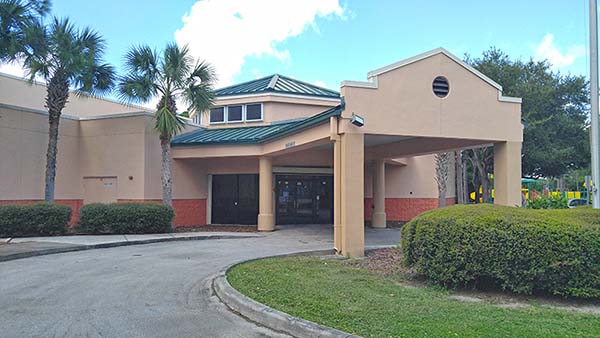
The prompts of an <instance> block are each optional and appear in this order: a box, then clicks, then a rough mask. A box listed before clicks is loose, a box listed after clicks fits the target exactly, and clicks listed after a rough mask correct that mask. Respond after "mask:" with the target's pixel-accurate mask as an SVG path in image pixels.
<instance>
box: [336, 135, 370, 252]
mask: <svg viewBox="0 0 600 338" xmlns="http://www.w3.org/2000/svg"><path fill="white" fill-rule="evenodd" d="M363 140H364V135H363V134H342V135H340V140H339V141H336V146H335V148H334V159H335V163H334V176H335V177H334V181H335V183H336V184H337V187H339V192H338V194H335V193H334V198H335V197H339V198H338V200H339V204H338V202H337V201H336V202H334V207H337V206H338V205H339V216H338V218H337V219H335V220H334V223H335V224H334V239H335V241H336V242H337V243H335V245H336V248H337V249H338V251H339V252H341V254H342V255H344V256H347V257H362V256H364V254H365V228H364V226H365V216H364V141H363ZM337 143H340V144H339V145H337ZM338 147H339V148H338ZM337 190H338V188H335V191H337ZM335 215H337V212H336V213H335V214H334V217H335ZM340 233H341V234H340Z"/></svg>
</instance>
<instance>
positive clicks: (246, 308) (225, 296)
mask: <svg viewBox="0 0 600 338" xmlns="http://www.w3.org/2000/svg"><path fill="white" fill-rule="evenodd" d="M331 253H332V250H317V251H307V252H299V253H293V254H286V255H277V256H270V257H261V258H256V259H250V260H246V261H243V262H238V263H235V264H232V265H230V266H228V267H226V268H225V269H223V270H221V271H220V272H219V273H218V274H217V275H216V277H215V278H214V279H213V283H212V286H213V290H214V292H215V294H216V295H217V297H218V298H219V299H220V300H221V301H222V302H223V303H224V304H225V305H226V306H227V307H228V308H229V309H231V310H232V311H234V312H236V313H238V314H240V315H241V316H243V317H245V318H247V319H249V320H250V321H252V322H255V323H257V324H259V325H262V326H265V327H267V328H270V329H272V330H275V331H278V332H283V333H286V334H289V335H291V336H294V337H298V338H305V337H306V338H319V337H323V338H361V337H360V336H356V335H353V334H350V333H347V332H344V331H340V330H337V329H334V328H330V327H327V326H324V325H319V324H317V323H313V322H311V321H308V320H305V319H302V318H297V317H293V316H290V315H288V314H287V313H285V312H281V311H278V310H275V309H273V308H271V307H268V306H266V305H264V304H261V303H259V302H257V301H255V300H253V299H251V298H249V297H247V296H244V295H243V294H241V293H240V292H239V291H237V290H236V289H234V288H233V287H232V286H231V285H230V284H229V282H228V281H227V271H229V270H230V269H231V268H233V267H234V266H236V265H238V264H242V263H247V262H251V261H254V260H258V259H263V258H273V257H291V256H311V255H322V254H331Z"/></svg>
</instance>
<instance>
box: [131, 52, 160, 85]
mask: <svg viewBox="0 0 600 338" xmlns="http://www.w3.org/2000/svg"><path fill="white" fill-rule="evenodd" d="M157 65H158V56H157V53H156V52H155V51H154V50H152V48H150V47H149V46H147V45H141V46H133V47H131V48H130V49H129V51H128V52H127V54H125V57H124V66H125V67H124V68H125V72H126V73H132V74H137V75H143V76H145V77H148V78H151V79H152V80H155V79H156V77H157V76H158V73H159V72H158V66H157Z"/></svg>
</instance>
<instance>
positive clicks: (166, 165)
mask: <svg viewBox="0 0 600 338" xmlns="http://www.w3.org/2000/svg"><path fill="white" fill-rule="evenodd" d="M160 147H161V149H162V200H163V204H165V205H168V206H173V188H172V179H171V140H169V139H166V138H162V137H161V139H160Z"/></svg>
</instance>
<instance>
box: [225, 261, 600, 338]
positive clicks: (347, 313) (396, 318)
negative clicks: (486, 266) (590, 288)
mask: <svg viewBox="0 0 600 338" xmlns="http://www.w3.org/2000/svg"><path fill="white" fill-rule="evenodd" d="M228 280H229V282H230V283H231V285H232V286H233V287H234V288H236V289H237V290H239V291H240V292H242V293H243V294H245V295H247V296H249V297H251V298H253V299H255V300H256V301H259V302H261V303H263V304H267V305H269V306H271V307H273V308H275V309H278V310H281V311H284V312H286V313H289V314H291V315H293V316H297V317H302V318H304V319H307V320H310V321H313V322H316V323H319V324H323V325H327V326H330V327H334V328H337V329H340V330H343V331H346V332H350V333H354V334H358V335H361V336H364V337H544V338H546V337H600V315H591V314H584V313H578V312H571V311H563V310H557V309H552V308H549V307H545V306H541V305H536V304H535V303H534V304H532V306H529V307H526V308H520V309H515V308H506V307H501V306H498V305H494V304H492V303H490V302H487V301H482V302H476V303H473V302H464V301H459V300H454V299H450V298H448V295H449V293H448V292H447V291H445V290H441V289H438V288H434V287H414V286H403V284H401V283H399V281H398V278H397V277H394V276H393V275H391V276H390V275H385V276H384V275H381V274H377V273H374V272H371V271H370V270H367V269H365V268H363V267H356V266H354V265H352V264H348V262H344V261H340V260H327V259H321V258H318V257H291V258H270V259H264V260H258V261H253V262H249V263H245V264H242V265H238V266H236V267H234V268H233V269H232V270H230V271H229V273H228Z"/></svg>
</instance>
